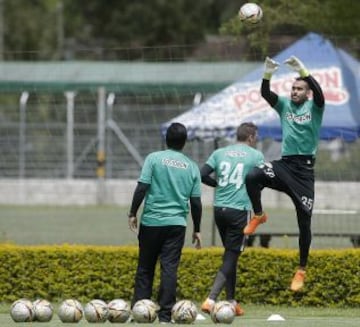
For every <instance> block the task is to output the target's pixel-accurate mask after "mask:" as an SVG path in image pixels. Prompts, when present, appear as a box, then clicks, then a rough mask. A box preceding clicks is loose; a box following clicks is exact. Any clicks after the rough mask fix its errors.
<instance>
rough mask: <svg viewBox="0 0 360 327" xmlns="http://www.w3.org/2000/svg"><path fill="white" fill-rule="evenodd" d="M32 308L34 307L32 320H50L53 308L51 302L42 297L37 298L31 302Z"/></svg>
mask: <svg viewBox="0 0 360 327" xmlns="http://www.w3.org/2000/svg"><path fill="white" fill-rule="evenodd" d="M33 309H34V315H35V317H34V320H36V321H41V322H47V321H50V320H51V318H52V316H53V314H54V308H53V306H52V305H51V303H50V302H49V301H47V300H44V299H38V300H35V301H34V302H33Z"/></svg>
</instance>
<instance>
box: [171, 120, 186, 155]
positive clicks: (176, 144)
mask: <svg viewBox="0 0 360 327" xmlns="http://www.w3.org/2000/svg"><path fill="white" fill-rule="evenodd" d="M186 139H187V130H186V127H185V126H184V125H183V124H180V123H172V124H171V125H170V126H169V127H168V129H167V131H166V145H167V146H168V148H170V149H174V150H182V149H183V147H184V145H185V142H186Z"/></svg>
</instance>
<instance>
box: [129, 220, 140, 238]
mask: <svg viewBox="0 0 360 327" xmlns="http://www.w3.org/2000/svg"><path fill="white" fill-rule="evenodd" d="M137 226H138V222H137V218H136V217H135V216H129V228H130V230H131V231H132V232H134V233H135V234H137Z"/></svg>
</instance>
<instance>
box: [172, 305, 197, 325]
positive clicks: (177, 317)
mask: <svg viewBox="0 0 360 327" xmlns="http://www.w3.org/2000/svg"><path fill="white" fill-rule="evenodd" d="M197 313H198V311H197V308H196V305H195V304H194V303H193V302H191V301H190V300H181V301H178V302H176V303H175V305H174V306H173V308H172V309H171V318H172V320H174V322H175V323H177V324H191V323H193V322H194V321H195V319H196V316H197Z"/></svg>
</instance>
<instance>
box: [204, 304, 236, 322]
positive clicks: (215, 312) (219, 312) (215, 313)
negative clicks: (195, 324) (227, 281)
mask: <svg viewBox="0 0 360 327" xmlns="http://www.w3.org/2000/svg"><path fill="white" fill-rule="evenodd" d="M210 317H211V320H212V321H213V322H214V323H216V324H231V323H232V322H233V321H234V318H235V308H234V306H233V305H232V303H230V302H228V301H219V302H217V303H215V305H214V307H213V309H212V310H211V312H210Z"/></svg>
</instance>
